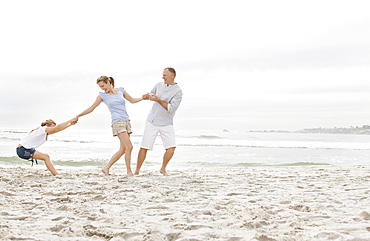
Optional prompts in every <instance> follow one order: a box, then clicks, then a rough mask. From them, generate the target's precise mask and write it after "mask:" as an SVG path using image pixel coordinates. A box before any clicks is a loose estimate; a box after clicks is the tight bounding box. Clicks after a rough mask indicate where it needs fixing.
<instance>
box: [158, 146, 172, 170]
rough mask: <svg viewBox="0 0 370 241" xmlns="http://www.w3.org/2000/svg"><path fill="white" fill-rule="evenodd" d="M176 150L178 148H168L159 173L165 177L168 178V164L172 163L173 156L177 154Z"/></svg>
mask: <svg viewBox="0 0 370 241" xmlns="http://www.w3.org/2000/svg"><path fill="white" fill-rule="evenodd" d="M175 149H176V147H171V148H168V149H167V150H166V152H165V153H164V155H163V163H162V167H161V170H160V171H159V172H160V173H162V174H163V175H165V176H168V173H167V171H166V167H167V164H168V163H169V162H170V161H171V158H172V157H173V154H174V153H175Z"/></svg>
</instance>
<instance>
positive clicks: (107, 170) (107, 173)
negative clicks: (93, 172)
mask: <svg viewBox="0 0 370 241" xmlns="http://www.w3.org/2000/svg"><path fill="white" fill-rule="evenodd" d="M101 171H102V173H104V174H105V175H107V176H108V175H110V174H109V169H105V168H103V169H101Z"/></svg>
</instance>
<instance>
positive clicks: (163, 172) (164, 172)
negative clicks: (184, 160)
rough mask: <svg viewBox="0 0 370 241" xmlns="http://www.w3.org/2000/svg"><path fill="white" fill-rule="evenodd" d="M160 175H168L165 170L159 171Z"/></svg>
mask: <svg viewBox="0 0 370 241" xmlns="http://www.w3.org/2000/svg"><path fill="white" fill-rule="evenodd" d="M159 172H160V173H162V174H163V176H169V175H168V173H167V172H166V169H161V170H159Z"/></svg>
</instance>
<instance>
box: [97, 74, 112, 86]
mask: <svg viewBox="0 0 370 241" xmlns="http://www.w3.org/2000/svg"><path fill="white" fill-rule="evenodd" d="M101 81H103V82H104V83H106V84H108V82H109V83H110V84H111V85H112V86H113V87H114V79H113V77H108V76H104V75H103V76H100V77H99V78H98V79H97V80H96V83H97V84H98V83H99V82H101Z"/></svg>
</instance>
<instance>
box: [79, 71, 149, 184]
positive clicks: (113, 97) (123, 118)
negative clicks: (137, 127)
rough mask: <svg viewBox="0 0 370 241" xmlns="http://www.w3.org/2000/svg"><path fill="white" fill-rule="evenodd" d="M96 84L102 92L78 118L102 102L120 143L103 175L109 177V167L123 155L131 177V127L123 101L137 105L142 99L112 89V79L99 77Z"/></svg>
mask: <svg viewBox="0 0 370 241" xmlns="http://www.w3.org/2000/svg"><path fill="white" fill-rule="evenodd" d="M96 83H97V84H98V85H99V87H100V88H101V89H102V90H103V91H104V92H99V95H98V97H96V100H95V102H94V103H93V104H92V106H90V107H89V108H88V109H86V110H85V111H83V112H82V113H81V114H79V115H77V116H76V118H77V120H78V118H79V117H81V116H84V115H87V114H89V113H91V112H93V111H94V110H95V108H96V107H98V105H100V103H101V102H104V103H105V104H106V105H107V106H108V109H109V111H110V113H111V117H112V122H111V123H112V131H113V136H117V137H118V139H119V141H120V147H119V150H118V151H117V152H116V153H115V154H114V155H113V156H112V157H111V159H110V160H109V162H108V163H107V164H106V165H105V167H104V168H103V169H102V172H103V173H104V174H105V175H109V169H110V168H111V166H112V165H113V164H114V163H116V162H117V161H118V159H120V158H121V157H122V156H123V154H125V163H126V169H127V176H128V177H131V176H133V173H132V170H131V166H130V165H131V152H132V148H133V147H132V143H131V140H130V134H131V133H132V131H131V125H130V119H129V116H128V114H127V111H126V105H125V100H124V99H126V100H128V101H129V102H131V103H137V102H139V101H142V100H143V99H144V96H143V97H142V98H132V97H131V96H130V95H129V94H128V93H127V92H126V91H125V89H124V88H123V87H119V88H114V79H113V78H112V77H107V76H100V77H99V78H98V79H97V81H96Z"/></svg>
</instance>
